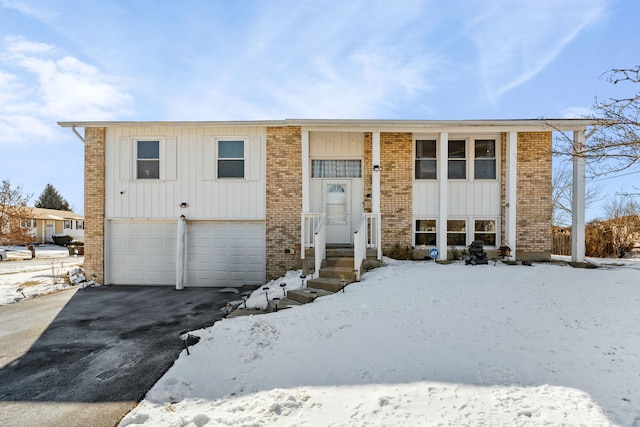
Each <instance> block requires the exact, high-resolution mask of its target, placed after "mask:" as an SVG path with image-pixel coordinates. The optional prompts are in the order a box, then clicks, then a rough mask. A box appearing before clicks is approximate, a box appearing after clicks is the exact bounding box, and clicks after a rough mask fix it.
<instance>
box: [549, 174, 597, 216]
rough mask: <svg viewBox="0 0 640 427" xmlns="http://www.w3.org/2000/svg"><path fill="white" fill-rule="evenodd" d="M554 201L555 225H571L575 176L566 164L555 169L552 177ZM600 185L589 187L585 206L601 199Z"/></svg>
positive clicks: (552, 198)
mask: <svg viewBox="0 0 640 427" xmlns="http://www.w3.org/2000/svg"><path fill="white" fill-rule="evenodd" d="M551 183H552V190H553V191H552V194H551V200H552V202H553V225H557V226H566V225H571V217H572V211H573V210H572V203H571V201H572V199H573V176H572V173H571V169H569V168H567V167H566V165H562V166H560V167H558V168H557V169H556V170H554V171H553V179H552V182H551ZM600 191H601V190H600V187H599V186H594V185H590V186H588V187H587V192H586V194H585V207H587V208H588V207H589V206H591V205H592V204H594V203H596V202H598V201H600V200H601V197H600Z"/></svg>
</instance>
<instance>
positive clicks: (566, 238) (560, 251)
mask: <svg viewBox="0 0 640 427" xmlns="http://www.w3.org/2000/svg"><path fill="white" fill-rule="evenodd" d="M551 253H552V254H554V255H571V234H566V233H553V247H552V248H551Z"/></svg>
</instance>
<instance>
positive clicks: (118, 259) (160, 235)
mask: <svg viewBox="0 0 640 427" xmlns="http://www.w3.org/2000/svg"><path fill="white" fill-rule="evenodd" d="M177 227H178V225H177V221H170V222H160V221H111V245H110V251H109V252H110V261H111V262H110V264H111V268H110V272H111V275H110V282H111V283H113V284H116V285H175V283H176V244H177V237H176V236H177V233H178V229H177Z"/></svg>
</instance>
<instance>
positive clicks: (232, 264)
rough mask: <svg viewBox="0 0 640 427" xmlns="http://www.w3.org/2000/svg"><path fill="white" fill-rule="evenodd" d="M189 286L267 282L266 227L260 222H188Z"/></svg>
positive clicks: (186, 280)
mask: <svg viewBox="0 0 640 427" xmlns="http://www.w3.org/2000/svg"><path fill="white" fill-rule="evenodd" d="M186 276H187V277H186V278H185V283H186V285H187V286H189V285H192V286H239V285H245V284H261V283H264V280H265V276H266V249H265V226H264V224H263V223H258V222H213V221H193V222H191V221H190V222H188V223H187V275H186Z"/></svg>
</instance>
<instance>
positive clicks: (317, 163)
mask: <svg viewBox="0 0 640 427" xmlns="http://www.w3.org/2000/svg"><path fill="white" fill-rule="evenodd" d="M311 178H362V162H361V161H360V160H311Z"/></svg>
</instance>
